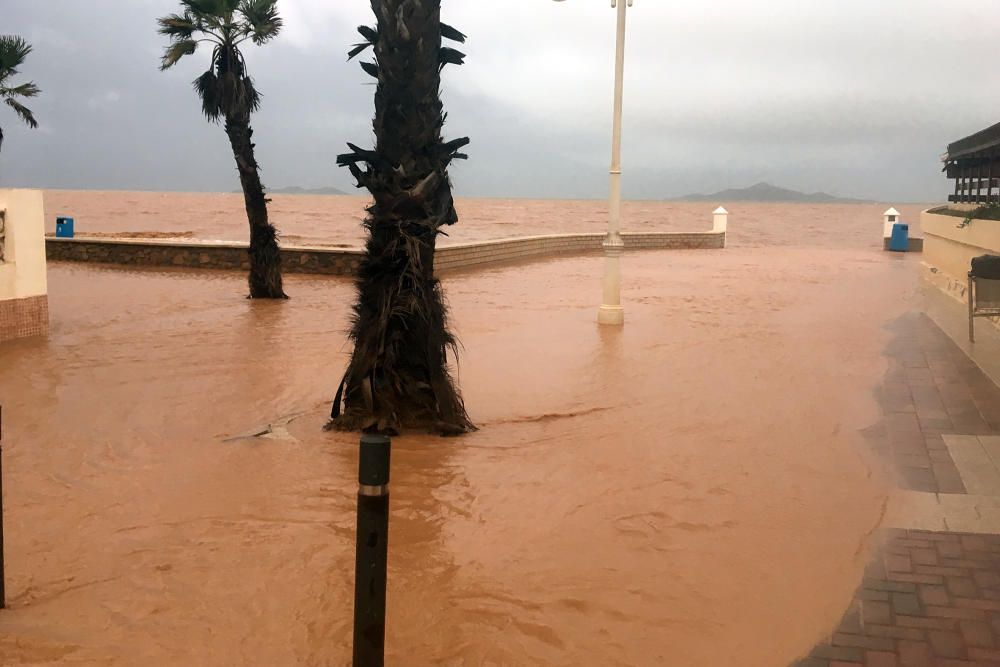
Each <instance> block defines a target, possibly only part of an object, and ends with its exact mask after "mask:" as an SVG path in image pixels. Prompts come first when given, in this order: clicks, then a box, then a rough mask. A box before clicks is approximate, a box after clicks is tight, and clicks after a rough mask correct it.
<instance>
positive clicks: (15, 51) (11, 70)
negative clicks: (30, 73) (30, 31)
mask: <svg viewBox="0 0 1000 667" xmlns="http://www.w3.org/2000/svg"><path fill="white" fill-rule="evenodd" d="M31 50H32V49H31V44H28V42H27V41H25V39H24V38H23V37H17V36H16V35H0V72H4V71H6V72H7V73H8V74H16V73H17V68H18V67H19V66H20V65H22V64H23V63H24V59H25V58H27V57H28V54H29V53H31Z"/></svg>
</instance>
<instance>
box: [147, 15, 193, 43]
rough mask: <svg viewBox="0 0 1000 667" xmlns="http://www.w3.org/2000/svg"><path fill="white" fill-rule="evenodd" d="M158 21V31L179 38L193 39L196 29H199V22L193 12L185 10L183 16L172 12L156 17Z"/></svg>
mask: <svg viewBox="0 0 1000 667" xmlns="http://www.w3.org/2000/svg"><path fill="white" fill-rule="evenodd" d="M156 22H157V23H158V24H159V25H160V28H159V29H158V30H157V32H158V33H160V34H161V35H167V36H168V37H172V38H174V39H179V40H186V39H191V37H192V36H193V35H194V32H195V30H197V29H198V24H197V22H196V21H195V18H194V16H193V15H192V14H191V12H185V13H184V15H183V16H182V15H180V14H170V15H169V16H164V17H163V18H160V19H156Z"/></svg>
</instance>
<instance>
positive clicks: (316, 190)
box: [233, 185, 347, 195]
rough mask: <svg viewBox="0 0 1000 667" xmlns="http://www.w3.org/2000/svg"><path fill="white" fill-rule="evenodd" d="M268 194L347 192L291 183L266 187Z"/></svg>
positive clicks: (328, 193) (343, 193)
mask: <svg viewBox="0 0 1000 667" xmlns="http://www.w3.org/2000/svg"><path fill="white" fill-rule="evenodd" d="M233 194H235V195H241V194H243V191H242V190H233ZM267 194H269V195H346V194H347V193H346V192H344V191H343V190H338V189H337V188H300V187H298V186H297V185H293V186H291V187H287V188H268V189H267Z"/></svg>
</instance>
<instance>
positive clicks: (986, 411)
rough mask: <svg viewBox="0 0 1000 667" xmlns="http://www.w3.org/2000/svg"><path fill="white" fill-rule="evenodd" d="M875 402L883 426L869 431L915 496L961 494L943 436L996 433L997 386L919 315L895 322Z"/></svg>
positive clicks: (999, 425) (999, 423) (999, 418)
mask: <svg viewBox="0 0 1000 667" xmlns="http://www.w3.org/2000/svg"><path fill="white" fill-rule="evenodd" d="M891 329H892V333H893V335H894V337H893V340H892V341H891V342H890V343H889V345H888V347H887V348H886V355H887V357H888V361H889V369H888V371H887V372H886V375H885V381H884V383H883V386H882V387H881V388H880V389H879V390H878V393H877V395H878V399H879V402H880V404H881V406H882V410H883V419H882V422H881V423H880V424H878V425H877V426H874V427H872V428H870V429H868V431H867V432H866V435H867V436H868V439H869V442H870V443H871V445H872V447H873V448H874V449H875V450H876V451H877V452H879V453H880V454H881V455H882V456H883V458H885V459H886V460H887V461H889V462H890V463H891V466H892V468H893V469H894V470H895V471H896V472H897V473H898V477H899V480H898V481H899V485H900V486H901V487H902V488H904V489H911V490H913V491H927V492H931V493H965V492H966V490H965V487H964V485H963V484H962V479H961V477H960V476H959V474H958V469H957V468H956V467H955V464H954V462H953V461H952V460H951V457H950V455H949V454H948V450H947V448H946V447H945V444H944V441H943V440H942V438H941V436H942V435H944V434H954V435H998V434H1000V388H997V386H996V385H995V384H994V383H993V382H992V381H991V380H990V379H989V378H988V377H987V376H986V375H985V374H984V373H983V372H982V371H981V370H980V369H979V367H978V366H976V365H975V364H974V363H973V362H972V361H971V360H970V359H969V358H968V357H967V356H965V354H964V353H963V352H962V350H960V349H959V348H958V347H957V346H956V345H955V344H954V343H953V342H952V340H951V339H950V338H948V336H947V335H946V334H945V333H944V332H943V331H941V330H940V329H939V328H938V327H937V325H935V324H934V322H932V321H931V320H930V318H928V317H927V316H926V315H924V314H923V313H913V314H910V315H907V316H905V317H903V318H900V319H899V320H897V321H896V322H895V323H894V324H893V325H892V327H891Z"/></svg>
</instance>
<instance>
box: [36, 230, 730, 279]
mask: <svg viewBox="0 0 1000 667" xmlns="http://www.w3.org/2000/svg"><path fill="white" fill-rule="evenodd" d="M622 236H623V238H624V240H625V248H626V250H654V249H671V250H687V249H720V248H724V247H725V242H726V233H725V232H693V233H669V232H658V233H657V232H651V233H637V234H623V235H622ZM603 241H604V234H551V235H546V236H526V237H521V238H511V239H498V240H493V241H483V242H479V243H463V244H456V245H446V246H439V247H438V249H437V254H436V257H435V267H436V268H437V269H438V270H439V271H441V272H448V271H456V270H461V269H468V268H473V267H475V268H480V267H485V266H493V265H501V264H505V263H510V262H517V261H521V260H526V259H540V258H543V257H551V256H557V255H570V254H586V253H599V252H601V244H602V242H603ZM45 246H46V255H47V256H48V259H49V260H52V261H66V262H92V263H98V264H111V265H118V266H177V267H185V268H195V269H228V270H242V269H247V268H249V264H248V258H247V247H246V246H245V245H241V244H238V243H225V242H215V241H162V240H145V239H105V238H87V237H77V238H72V239H66V238H55V237H51V236H50V237H48V238H46V240H45ZM281 253H282V260H283V268H284V270H285V271H286V272H288V273H311V274H321V275H337V276H350V275H354V273H355V272H356V271H357V268H358V266H359V264H360V262H361V258H362V257H363V255H364V251H363V249H361V248H326V247H316V246H295V247H284V248H282V249H281Z"/></svg>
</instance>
